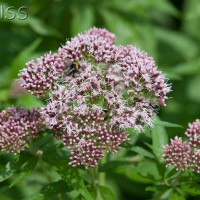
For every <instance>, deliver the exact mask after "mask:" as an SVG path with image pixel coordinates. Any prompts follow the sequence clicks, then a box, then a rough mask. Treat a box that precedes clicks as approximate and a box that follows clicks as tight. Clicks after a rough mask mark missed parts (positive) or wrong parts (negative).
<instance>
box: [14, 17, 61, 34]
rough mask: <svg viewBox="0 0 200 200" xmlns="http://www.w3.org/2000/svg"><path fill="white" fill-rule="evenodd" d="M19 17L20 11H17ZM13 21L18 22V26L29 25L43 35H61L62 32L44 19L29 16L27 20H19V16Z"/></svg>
mask: <svg viewBox="0 0 200 200" xmlns="http://www.w3.org/2000/svg"><path fill="white" fill-rule="evenodd" d="M17 15H18V17H23V16H19V13H17ZM10 22H11V23H13V24H16V25H18V26H29V27H30V28H31V29H32V30H33V31H35V32H36V33H37V34H39V35H42V36H55V37H60V33H59V32H58V31H56V30H55V29H54V28H53V27H50V26H49V25H47V24H46V23H44V22H43V21H42V19H39V18H36V17H33V16H28V17H27V18H26V19H25V20H19V19H17V18H15V19H13V20H10Z"/></svg>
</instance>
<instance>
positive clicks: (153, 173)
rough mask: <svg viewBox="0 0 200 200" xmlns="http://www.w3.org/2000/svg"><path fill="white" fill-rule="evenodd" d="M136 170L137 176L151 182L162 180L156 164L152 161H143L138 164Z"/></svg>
mask: <svg viewBox="0 0 200 200" xmlns="http://www.w3.org/2000/svg"><path fill="white" fill-rule="evenodd" d="M136 169H137V172H138V173H139V174H141V175H142V176H144V177H147V178H150V179H152V180H161V178H162V177H161V175H160V173H159V171H158V167H157V165H156V163H155V162H154V161H152V160H144V161H142V162H140V163H139V164H138V166H137V168H136Z"/></svg>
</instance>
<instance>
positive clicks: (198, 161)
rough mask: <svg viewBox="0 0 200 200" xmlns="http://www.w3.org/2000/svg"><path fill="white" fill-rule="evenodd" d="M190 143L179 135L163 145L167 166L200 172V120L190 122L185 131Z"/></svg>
mask: <svg viewBox="0 0 200 200" xmlns="http://www.w3.org/2000/svg"><path fill="white" fill-rule="evenodd" d="M185 135H186V136H187V137H188V139H189V143H187V142H183V141H182V139H181V138H178V137H177V136H176V137H175V138H174V139H171V143H170V144H167V145H165V146H164V147H163V158H164V159H165V160H166V163H167V165H166V166H170V165H172V166H175V168H176V170H187V169H188V168H192V170H193V171H196V172H198V173H200V120H199V119H197V120H196V121H194V122H193V123H189V127H188V129H187V131H186V132H185Z"/></svg>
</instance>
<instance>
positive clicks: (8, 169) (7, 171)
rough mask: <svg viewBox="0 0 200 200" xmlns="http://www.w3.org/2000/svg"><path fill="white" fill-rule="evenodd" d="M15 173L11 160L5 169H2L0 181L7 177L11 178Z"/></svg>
mask: <svg viewBox="0 0 200 200" xmlns="http://www.w3.org/2000/svg"><path fill="white" fill-rule="evenodd" d="M13 173H14V165H13V163H11V162H8V163H7V164H6V166H5V168H3V170H1V171H0V182H3V181H5V180H7V179H9V178H10V177H11V176H12V175H13Z"/></svg>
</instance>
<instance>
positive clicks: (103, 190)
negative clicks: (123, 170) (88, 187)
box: [99, 185, 115, 200]
mask: <svg viewBox="0 0 200 200" xmlns="http://www.w3.org/2000/svg"><path fill="white" fill-rule="evenodd" d="M99 191H100V194H101V197H102V199H103V200H115V196H114V194H113V192H112V191H111V190H110V189H109V188H108V187H105V186H101V185H100V186H99Z"/></svg>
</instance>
